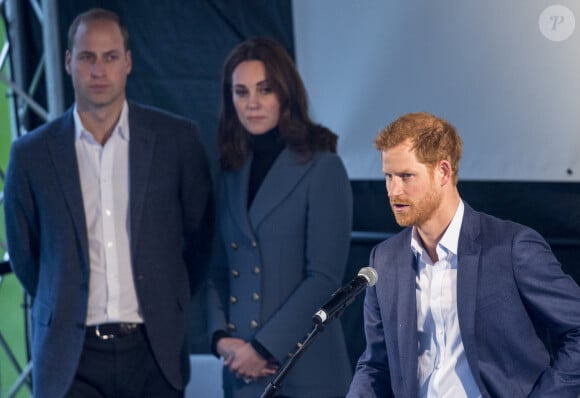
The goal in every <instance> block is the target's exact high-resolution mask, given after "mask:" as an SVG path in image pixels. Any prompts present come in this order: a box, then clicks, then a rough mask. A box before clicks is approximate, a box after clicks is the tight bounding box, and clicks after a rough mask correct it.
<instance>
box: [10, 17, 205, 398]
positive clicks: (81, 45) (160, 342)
mask: <svg viewBox="0 0 580 398" xmlns="http://www.w3.org/2000/svg"><path fill="white" fill-rule="evenodd" d="M65 62H66V65H65V66H66V70H67V72H68V73H69V74H70V75H71V77H72V82H73V86H74V90H75V105H74V107H72V108H71V109H69V110H68V111H67V112H66V113H65V114H64V115H62V116H61V117H59V118H57V119H56V120H54V121H52V122H50V123H47V124H45V125H43V126H41V127H39V128H38V129H36V130H35V131H32V132H30V133H29V134H27V135H25V136H23V137H21V138H20V139H18V140H17V141H16V142H15V143H14V144H13V147H12V153H11V159H10V164H9V167H8V172H7V178H6V185H5V211H6V227H7V238H8V244H9V253H10V260H11V265H12V267H13V271H14V273H15V274H16V276H17V277H18V278H19V280H20V281H21V283H22V285H23V286H24V288H25V290H26V292H27V293H28V294H29V295H30V296H31V297H32V298H33V306H32V314H33V319H34V324H33V328H34V336H33V341H32V360H33V393H34V396H35V397H50V398H56V397H63V396H66V397H108V396H123V397H144V396H148V397H149V396H150V397H179V396H183V390H184V387H185V385H186V384H187V381H188V377H189V355H188V346H187V332H186V328H187V326H186V325H187V314H188V306H189V302H190V299H191V294H192V293H193V292H194V291H195V290H196V289H197V287H198V285H199V283H200V282H201V280H202V278H203V277H204V274H205V265H204V264H205V263H206V261H205V260H206V257H207V253H206V251H207V250H208V248H209V246H210V245H209V243H208V241H209V240H211V235H212V231H211V228H212V226H211V224H212V222H213V215H212V213H213V203H212V202H213V201H212V183H211V180H210V173H209V167H208V163H207V157H206V154H205V151H204V149H203V147H202V144H201V142H200V139H199V132H198V129H197V127H196V126H195V125H194V124H193V123H192V122H190V121H188V120H186V119H183V118H179V117H177V116H173V115H170V114H168V113H166V112H163V111H160V110H156V109H153V108H148V107H144V106H141V105H137V104H134V103H129V102H127V100H126V98H125V84H126V78H127V76H128V74H129V73H130V71H131V53H130V50H129V47H128V35H127V31H126V29H125V27H124V26H123V25H122V24H121V22H120V21H119V19H118V17H117V16H116V15H115V14H114V13H111V12H109V11H106V10H101V9H92V10H89V11H87V12H85V13H83V14H80V15H79V16H78V17H77V18H76V19H75V21H73V23H72V25H71V28H70V30H69V46H68V50H67V52H66V58H65Z"/></svg>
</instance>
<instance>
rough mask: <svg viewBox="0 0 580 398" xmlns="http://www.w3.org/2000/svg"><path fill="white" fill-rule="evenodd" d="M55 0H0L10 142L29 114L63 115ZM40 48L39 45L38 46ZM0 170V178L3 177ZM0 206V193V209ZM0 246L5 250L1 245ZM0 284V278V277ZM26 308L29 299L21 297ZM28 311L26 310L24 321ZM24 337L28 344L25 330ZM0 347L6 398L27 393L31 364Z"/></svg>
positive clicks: (0, 77)
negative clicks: (5, 363)
mask: <svg viewBox="0 0 580 398" xmlns="http://www.w3.org/2000/svg"><path fill="white" fill-rule="evenodd" d="M57 1H58V0H42V1H41V2H40V3H39V0H28V2H25V1H22V0H0V13H1V14H2V15H1V16H2V18H3V22H4V28H5V35H4V42H3V43H1V47H0V82H2V83H4V84H5V85H6V86H7V87H8V88H9V96H10V97H11V99H12V100H11V101H10V121H11V123H10V124H11V136H12V140H15V139H17V138H18V137H20V136H22V135H24V134H26V133H27V132H28V131H29V130H30V126H29V124H28V120H29V111H32V112H34V113H35V114H36V115H38V116H39V117H40V118H41V119H42V120H43V121H49V120H52V119H54V118H55V117H57V116H58V115H60V114H61V113H62V112H64V91H63V82H62V73H61V70H62V54H61V50H60V46H59V41H58V40H54V38H58V37H59V32H58V8H57ZM25 7H29V9H28V10H30V11H32V13H31V14H32V15H34V17H35V21H30V23H33V22H36V23H38V24H40V26H41V32H42V43H41V44H42V48H43V53H42V55H41V56H40V61H39V63H38V65H37V66H36V68H35V72H34V73H33V75H32V77H31V78H28V76H26V69H25V66H26V64H25V57H24V55H25V54H26V51H27V50H28V49H27V48H26V43H27V42H26V33H27V32H25V31H24V26H25V24H24V12H23V11H24V10H25ZM39 47H40V46H39ZM43 82H44V84H45V87H46V106H43V105H41V104H40V103H39V101H38V100H37V99H36V98H35V95H36V93H37V89H38V87H39V85H40V84H42V83H43ZM3 175H4V173H3V170H2V169H1V168H0V176H3ZM2 205H3V194H2V192H1V191H0V206H2ZM0 247H2V248H5V247H6V245H5V243H4V242H0ZM0 281H1V276H0ZM24 299H25V302H26V303H27V306H28V304H29V298H28V297H26V296H25V298H24ZM28 312H29V311H26V318H27V319H26V320H27V321H28V316H29V314H28ZM29 329H30V328H29V327H27V333H26V336H25V338H26V339H27V343H28V341H30V336H29V332H30V330H29ZM0 347H2V348H3V349H4V351H5V352H6V353H7V355H8V357H9V359H10V361H11V363H12V365H13V366H14V368H15V369H16V371H17V372H18V373H19V376H18V378H17V379H16V381H15V382H14V384H13V385H12V386H11V388H10V391H9V392H8V395H7V398H11V397H14V396H16V394H17V393H18V392H19V390H20V389H21V388H22V387H25V386H26V387H28V390H29V391H30V390H31V389H32V387H31V385H32V383H31V373H32V361H30V360H29V361H28V363H27V364H26V365H25V366H24V367H23V368H22V367H21V366H20V365H19V364H18V361H17V360H16V358H15V357H14V354H13V352H12V350H11V349H10V347H9V346H8V344H7V343H6V341H5V340H4V338H3V337H2V335H1V334H0Z"/></svg>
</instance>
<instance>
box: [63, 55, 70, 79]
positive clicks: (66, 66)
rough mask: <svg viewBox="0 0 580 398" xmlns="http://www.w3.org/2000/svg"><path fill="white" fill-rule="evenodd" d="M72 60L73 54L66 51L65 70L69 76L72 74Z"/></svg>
mask: <svg viewBox="0 0 580 398" xmlns="http://www.w3.org/2000/svg"><path fill="white" fill-rule="evenodd" d="M70 60H71V53H70V51H69V50H66V52H65V53H64V69H65V70H66V73H68V74H69V75H70V74H71V71H70V70H71V68H70Z"/></svg>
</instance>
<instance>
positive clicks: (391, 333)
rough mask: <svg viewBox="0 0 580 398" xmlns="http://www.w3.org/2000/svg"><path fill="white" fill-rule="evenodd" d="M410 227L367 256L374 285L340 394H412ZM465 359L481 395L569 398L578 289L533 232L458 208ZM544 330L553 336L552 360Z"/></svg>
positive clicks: (367, 397) (575, 376)
mask: <svg viewBox="0 0 580 398" xmlns="http://www.w3.org/2000/svg"><path fill="white" fill-rule="evenodd" d="M411 231H412V229H411V228H406V229H404V230H403V231H401V232H400V233H399V234H397V235H395V236H394V237H392V238H391V239H388V240H386V241H384V242H382V243H381V244H379V245H377V246H376V247H375V248H374V249H373V251H372V254H371V258H370V261H371V266H372V267H374V268H376V270H377V272H378V275H379V278H378V282H377V284H376V285H375V286H374V287H372V288H369V289H368V290H367V293H366V296H365V304H364V316H365V334H366V339H367V345H366V350H365V351H364V352H363V354H362V355H361V357H360V359H359V362H358V364H357V369H356V372H355V376H354V379H353V382H352V384H351V387H350V392H349V394H348V397H349V398H355V397H360V398H363V397H364V398H372V397H381V398H384V397H408V398H410V397H416V396H417V358H418V337H417V306H416V296H415V283H416V282H415V280H416V279H415V278H416V271H415V270H416V268H415V264H416V262H415V257H414V255H413V253H412V250H411V247H410V242H411ZM457 311H458V317H459V326H460V330H461V337H462V339H463V345H464V347H465V355H466V357H467V361H468V363H469V367H470V368H471V371H472V373H473V376H474V377H475V380H476V382H477V385H478V386H479V389H480V391H481V393H482V395H483V396H484V397H505V398H518V397H537V398H540V397H541V398H551V397H553V398H578V394H580V289H579V288H578V285H577V284H576V283H575V282H574V281H573V280H572V278H570V277H569V276H567V275H565V274H564V273H563V272H562V270H561V266H560V264H559V263H558V261H557V260H556V258H555V257H554V255H553V254H552V252H551V250H550V247H549V246H548V244H547V243H546V242H545V241H544V239H543V238H542V237H541V236H540V235H539V234H538V233H537V232H535V231H533V230H532V229H530V228H527V227H525V226H522V225H519V224H516V223H513V222H510V221H503V220H499V219H497V218H494V217H492V216H489V215H486V214H483V213H479V212H476V211H474V210H473V209H472V208H471V207H469V206H468V205H467V204H466V205H465V214H464V218H463V223H462V226H461V233H460V236H459V246H458V267H457ZM546 332H549V333H550V335H552V336H557V337H558V342H559V344H560V345H559V347H558V350H557V352H556V353H555V357H554V358H551V357H550V354H549V352H548V350H547V349H546V345H545V339H544V338H545V337H546Z"/></svg>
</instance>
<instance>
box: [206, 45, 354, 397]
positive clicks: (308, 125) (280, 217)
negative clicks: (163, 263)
mask: <svg viewBox="0 0 580 398" xmlns="http://www.w3.org/2000/svg"><path fill="white" fill-rule="evenodd" d="M221 95H222V108H221V115H220V120H219V127H218V145H219V150H220V162H221V179H220V180H221V182H220V185H221V186H220V199H219V219H220V221H219V226H220V231H221V237H220V238H221V242H222V243H223V247H224V251H225V255H224V260H223V261H221V262H216V266H215V267H214V270H213V273H212V274H213V276H212V280H211V284H210V297H209V305H210V308H209V318H210V319H209V325H210V335H211V336H212V348H213V350H214V353H216V354H217V355H219V356H221V357H223V358H224V380H223V386H224V392H225V395H226V397H235V398H241V397H248V398H256V397H259V396H260V395H261V394H262V392H263V391H264V389H265V387H266V386H267V384H268V382H269V380H270V378H271V376H272V375H273V374H274V373H275V372H276V370H277V369H278V368H279V367H280V366H281V365H282V364H283V363H284V362H285V361H286V360H287V359H288V358H289V357H291V356H292V355H293V353H294V352H295V351H296V350H297V348H298V347H297V344H298V343H300V342H301V341H303V339H304V337H305V334H306V333H307V332H309V331H310V330H311V329H312V326H313V324H312V315H313V314H314V313H315V312H316V310H317V309H318V308H320V306H321V305H323V304H324V303H325V302H326V301H327V300H328V298H329V297H330V295H331V294H332V293H333V292H334V291H335V290H336V289H337V288H338V287H340V285H341V283H342V280H343V276H344V271H345V267H346V260H347V256H348V250H349V243H350V232H351V223H352V192H351V188H350V183H349V180H348V176H347V174H346V171H345V169H344V166H343V164H342V162H341V160H340V159H339V157H338V156H337V155H336V141H337V136H336V135H335V134H334V133H332V132H331V131H329V130H328V129H327V128H325V127H322V126H320V125H317V124H315V123H313V122H312V121H311V120H310V118H309V115H308V107H307V99H306V91H305V89H304V85H303V83H302V80H301V78H300V76H299V74H298V72H297V70H296V68H295V66H294V63H293V62H292V59H291V58H290V56H289V55H288V54H287V52H286V51H285V50H284V49H283V47H282V46H281V45H280V44H278V43H277V42H274V41H272V40H269V39H264V38H255V39H251V40H248V41H245V42H243V43H241V44H240V45H239V46H237V47H236V48H235V49H234V50H233V51H232V52H231V53H230V55H229V56H228V58H227V60H226V62H225V64H224V70H223V84H222V93H221ZM218 263H219V265H218ZM351 376H352V373H351V368H350V362H349V359H348V354H347V350H346V344H345V341H344V335H343V331H342V328H341V325H340V322H334V323H331V324H330V325H329V326H328V327H327V328H326V329H325V330H324V332H323V333H322V334H321V335H320V336H319V337H318V338H317V339H316V340H315V341H314V343H313V344H312V346H310V347H309V349H308V350H307V351H305V353H304V355H303V356H302V357H300V359H299V360H298V361H297V362H296V365H295V366H294V367H293V368H292V370H291V371H290V372H289V373H288V375H287V377H286V378H285V379H284V381H283V383H282V389H281V391H280V394H281V396H284V397H295V398H307V397H316V398H330V397H340V396H344V395H345V394H346V392H347V390H348V385H349V383H350V380H351Z"/></svg>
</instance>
